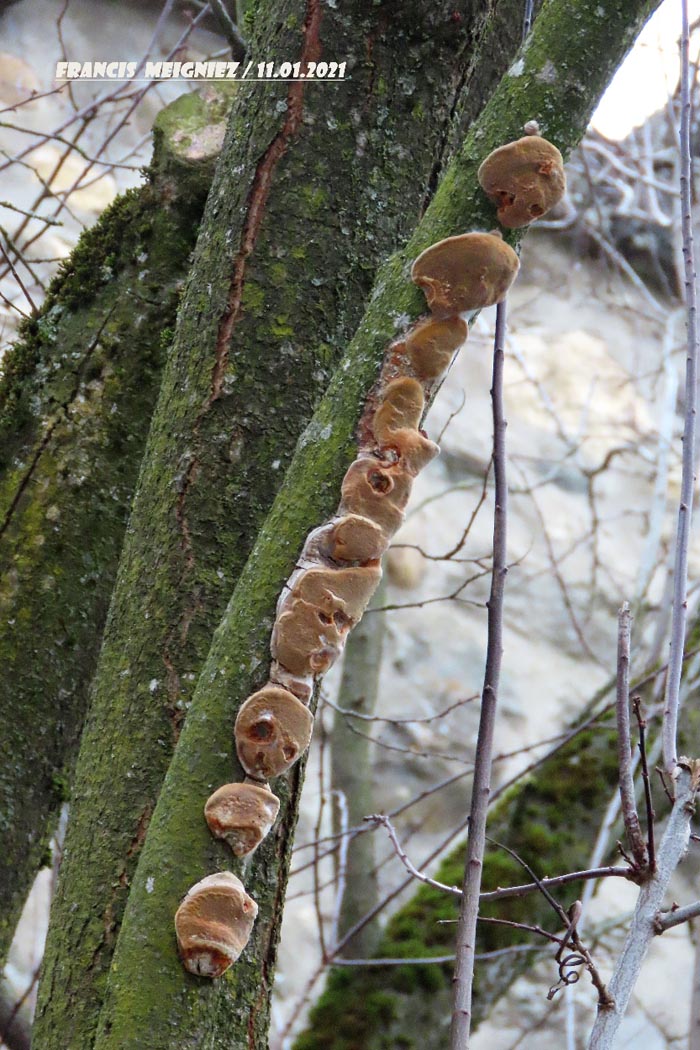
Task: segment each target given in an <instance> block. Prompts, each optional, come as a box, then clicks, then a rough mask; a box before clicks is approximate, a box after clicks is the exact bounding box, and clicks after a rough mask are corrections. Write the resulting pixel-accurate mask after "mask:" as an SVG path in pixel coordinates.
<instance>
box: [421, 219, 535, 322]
mask: <svg viewBox="0 0 700 1050" xmlns="http://www.w3.org/2000/svg"><path fill="white" fill-rule="evenodd" d="M519 266H520V263H519V262H518V257H517V255H516V254H515V252H514V251H513V249H512V248H511V247H510V245H508V244H506V243H505V241H504V240H503V239H502V238H501V237H500V236H497V235H496V234H493V233H463V234H460V235H459V236H458V237H447V238H446V239H445V240H444V241H438V242H437V244H433V245H431V246H430V248H426V250H425V251H424V252H421V254H420V255H419V256H418V258H417V259H416V261H415V262H414V264H413V267H412V269H411V277H412V278H413V280H414V281H415V283H416V284H417V285H419V286H420V287H421V288H422V289H423V292H424V293H425V297H426V299H427V300H428V306H429V307H430V309H431V311H432V312H433V313H434V314H435V316H436V317H438V318H443V317H449V316H450V315H452V314H459V313H462V312H463V311H464V310H480V309H481V308H482V307H484V306H493V305H494V303H499V302H500V301H501V300H502V299H503V298H504V297H505V295H506V293H507V291H508V289H509V288H510V286H511V284H512V283H513V281H514V280H515V277H516V274H517V272H518V268H519Z"/></svg>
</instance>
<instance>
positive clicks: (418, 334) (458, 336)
mask: <svg viewBox="0 0 700 1050" xmlns="http://www.w3.org/2000/svg"><path fill="white" fill-rule="evenodd" d="M468 332H469V327H468V325H467V322H466V321H464V320H463V319H462V318H461V317H445V318H444V319H443V320H441V321H436V320H434V319H433V318H432V317H428V318H426V319H425V320H424V321H419V322H418V324H417V325H414V327H413V328H412V329H411V330H410V332H409V333H408V335H407V336H406V350H407V352H408V356H409V357H410V359H411V364H412V365H413V368H414V371H415V373H416V375H417V376H418V378H419V379H437V378H438V376H441V375H442V374H443V372H446V371H447V368H448V365H449V363H450V361H451V360H452V355H453V354H454V352H455V350H458V349H459V348H460V346H461V345H462V344H463V343H464V342H465V341H466V338H467V334H468Z"/></svg>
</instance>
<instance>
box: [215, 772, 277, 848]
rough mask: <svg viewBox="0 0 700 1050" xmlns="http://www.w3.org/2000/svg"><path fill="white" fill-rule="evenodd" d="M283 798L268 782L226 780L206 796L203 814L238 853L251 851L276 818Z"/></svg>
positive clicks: (216, 831)
mask: <svg viewBox="0 0 700 1050" xmlns="http://www.w3.org/2000/svg"><path fill="white" fill-rule="evenodd" d="M279 808H280V800H279V799H278V798H277V796H276V795H274V794H273V793H272V792H271V791H270V788H269V787H268V785H267V784H251V783H249V782H247V781H246V782H244V783H242V784H224V785H223V787H220V788H219V789H218V790H217V791H215V792H214V794H213V795H211V796H210V797H209V798H208V799H207V803H206V805H205V807H204V817H205V819H206V822H207V824H208V825H209V830H210V831H211V833H212V835H214V837H215V838H218V839H223V840H224V842H227V843H228V845H229V846H230V847H231V849H232V850H233V852H234V853H235V855H236V856H237V857H246V856H247V855H248V854H249V853H252V852H253V850H254V849H256V847H257V846H259V845H260V843H261V842H262V840H263V839H264V838H265V836H266V835H267V834H268V832H269V830H270V828H271V827H272V825H273V824H274V822H275V820H276V819H277V814H278V813H279Z"/></svg>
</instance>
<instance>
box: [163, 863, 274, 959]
mask: <svg viewBox="0 0 700 1050" xmlns="http://www.w3.org/2000/svg"><path fill="white" fill-rule="evenodd" d="M257 914H258V906H257V904H256V903H255V901H254V900H253V899H252V897H249V896H248V894H247V893H246V891H245V889H244V887H243V883H242V882H241V880H240V879H238V878H236V876H235V875H232V874H231V872H229V871H222V872H219V874H217V875H207V877H206V878H204V879H202V880H201V881H200V882H198V883H196V885H194V886H193V887H192V889H190V890H189V891H188V893H187V896H186V897H185V899H184V900H183V902H182V904H181V905H180V907H179V908H178V910H177V912H176V914H175V932H176V934H177V943H178V949H179V951H180V957H181V958H182V962H183V964H184V966H185V969H186V970H189V972H190V973H194V974H197V975H198V976H199V977H220V976H221V974H222V973H224V971H225V970H227V969H228V968H229V966H230V965H231V964H232V963H234V962H235V961H236V959H237V958H238V956H239V955H240V954H241V952H242V951H243V949H244V948H245V946H246V944H247V943H248V938H249V937H250V932H251V930H252V929H253V923H254V922H255V917H256V915H257Z"/></svg>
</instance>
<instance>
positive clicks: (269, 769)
mask: <svg viewBox="0 0 700 1050" xmlns="http://www.w3.org/2000/svg"><path fill="white" fill-rule="evenodd" d="M313 724H314V716H313V715H312V714H311V712H310V711H309V709H308V707H305V706H304V705H303V704H302V702H301V700H298V699H297V698H296V696H294V695H293V694H292V693H290V692H289V691H288V690H287V689H282V688H280V687H279V686H275V685H266V686H265V687H264V688H263V689H261V690H260V691H259V692H257V693H253V695H252V696H249V697H248V699H247V700H246V702H245V703H244V704H243V706H242V707H241V709H240V711H239V712H238V718H237V719H236V725H235V728H234V735H235V738H236V751H237V752H238V757H239V759H240V762H241V765H242V766H243V768H244V769H245V771H246V773H247V774H248V776H251V777H253V778H254V779H256V780H270V779H271V778H272V777H278V776H280V774H282V773H285V772H286V771H287V770H288V769H289V767H290V766H291V765H293V764H294V762H296V760H297V759H298V758H299V756H300V755H302V754H303V753H304V751H306V749H307V747H308V746H309V741H310V740H311V732H312V729H313Z"/></svg>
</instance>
